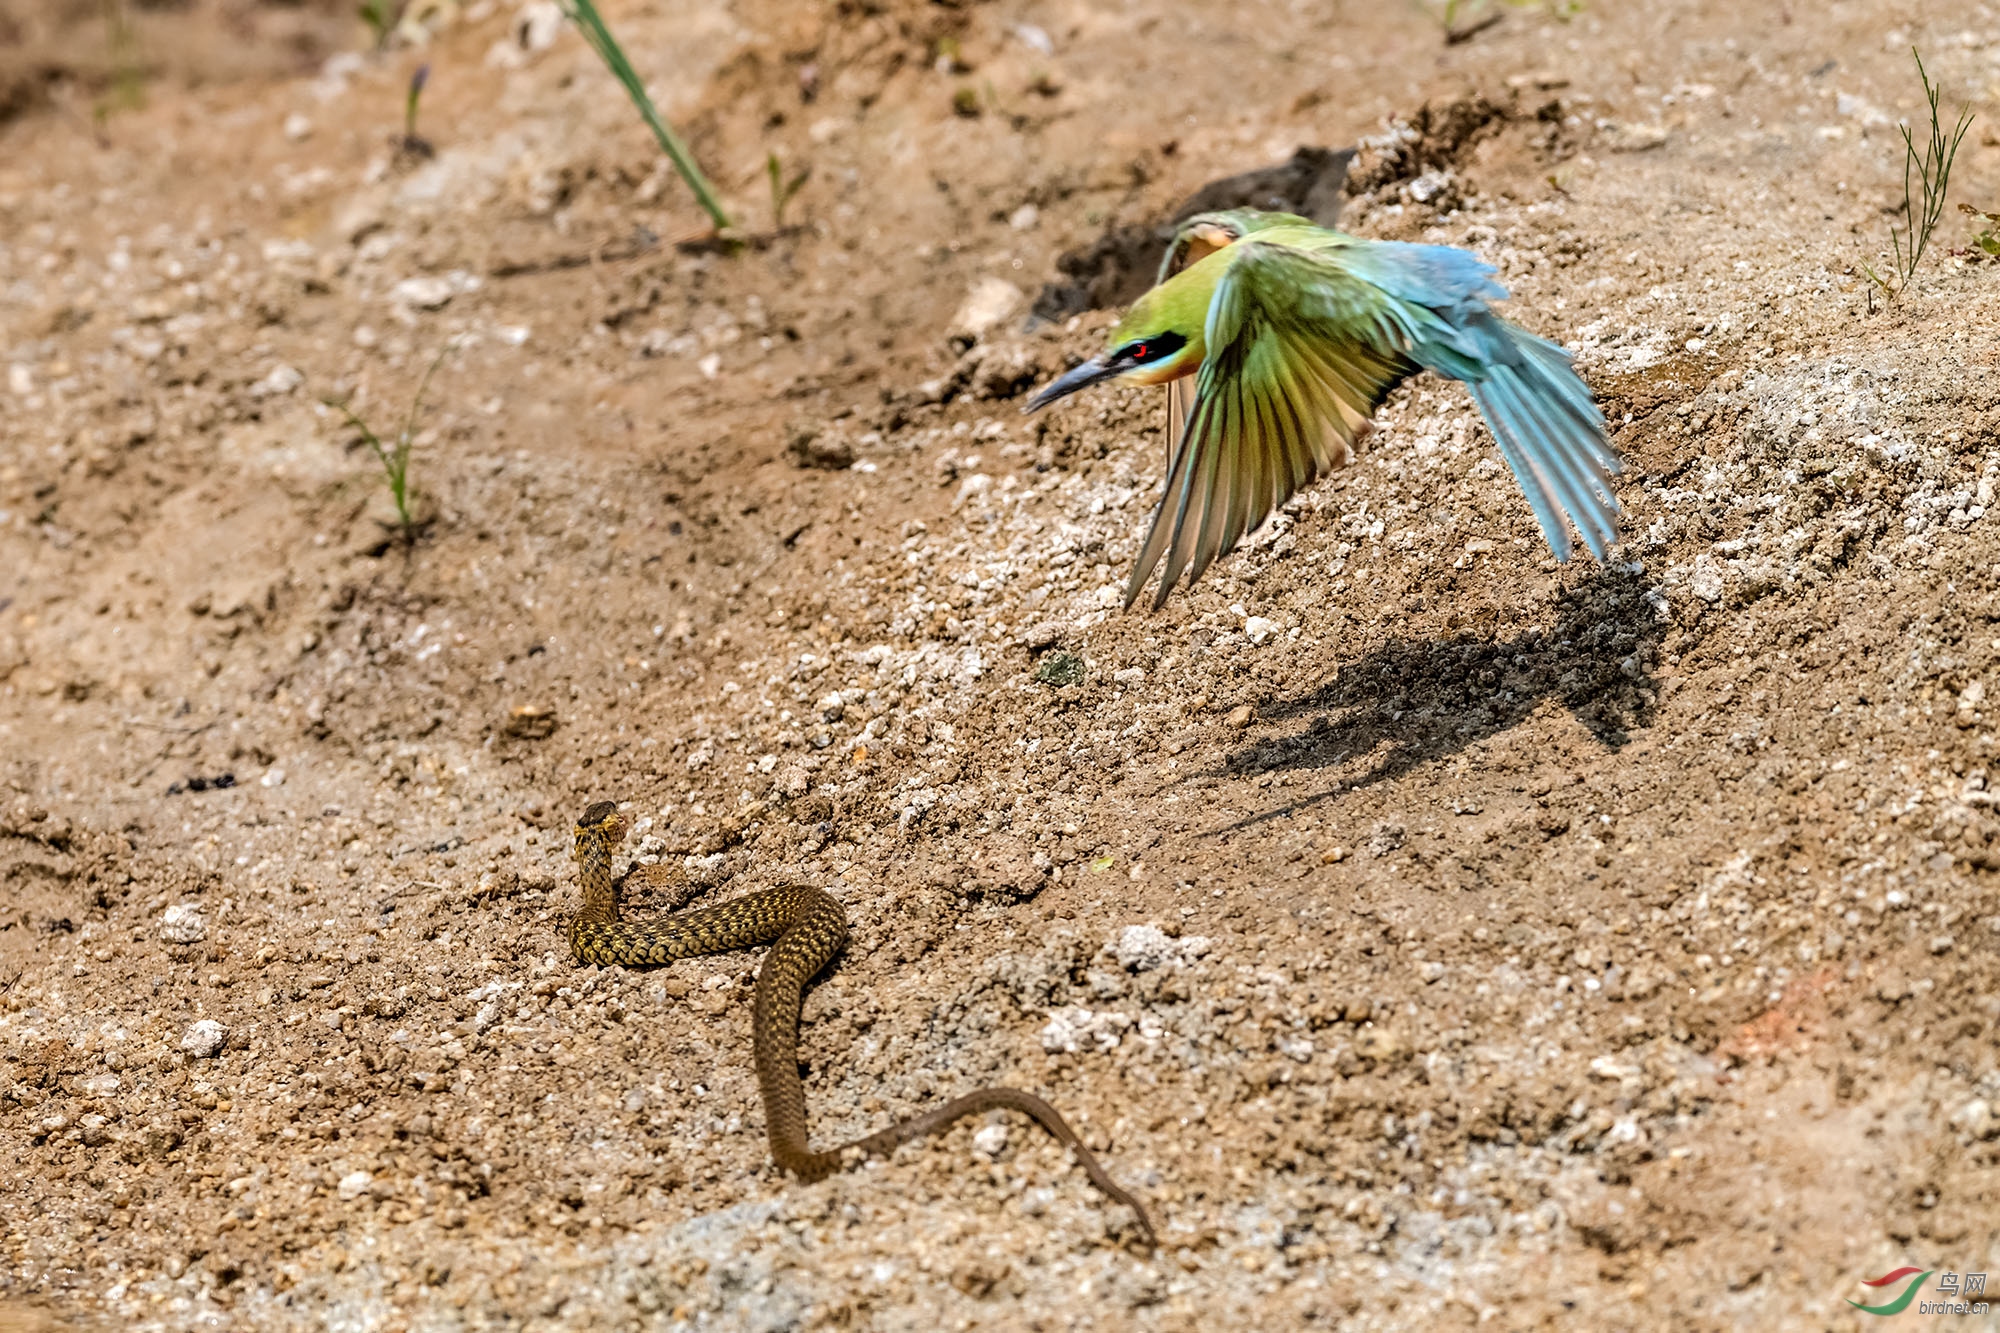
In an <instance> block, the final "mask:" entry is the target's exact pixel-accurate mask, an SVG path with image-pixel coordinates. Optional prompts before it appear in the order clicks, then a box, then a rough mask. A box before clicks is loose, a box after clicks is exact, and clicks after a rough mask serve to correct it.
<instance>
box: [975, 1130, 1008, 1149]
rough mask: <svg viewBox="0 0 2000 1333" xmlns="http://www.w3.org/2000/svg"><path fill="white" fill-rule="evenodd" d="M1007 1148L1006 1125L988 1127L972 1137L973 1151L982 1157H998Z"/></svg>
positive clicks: (976, 1132)
mask: <svg viewBox="0 0 2000 1333" xmlns="http://www.w3.org/2000/svg"><path fill="white" fill-rule="evenodd" d="M1006 1146H1007V1127H1006V1126H1005V1125H986V1126H984V1127H982V1128H980V1129H978V1130H976V1131H975V1132H974V1133H973V1135H972V1151H974V1152H976V1153H978V1154H979V1155H980V1156H981V1157H998V1156H999V1155H1000V1153H1001V1151H1002V1150H1003V1149H1005V1148H1006Z"/></svg>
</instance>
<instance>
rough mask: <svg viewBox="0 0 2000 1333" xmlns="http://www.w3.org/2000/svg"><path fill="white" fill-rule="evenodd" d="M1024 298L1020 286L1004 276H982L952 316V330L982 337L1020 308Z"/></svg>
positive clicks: (1025, 298)
mask: <svg viewBox="0 0 2000 1333" xmlns="http://www.w3.org/2000/svg"><path fill="white" fill-rule="evenodd" d="M1025 300H1027V297H1026V295H1025V294H1024V293H1023V292H1022V291H1021V289H1020V288H1019V287H1016V286H1015V285H1014V284H1013V283H1011V282H1009V281H1007V280H1006V279H1005V278H995V277H990V276H989V277H984V278H981V279H980V280H979V281H978V282H977V283H975V284H974V285H973V288H972V290H971V292H969V293H968V294H967V295H966V298H965V304H963V305H961V306H960V307H959V308H958V313H957V314H956V315H954V316H952V321H951V330H952V332H953V333H961V334H969V335H971V336H972V337H973V338H980V337H983V336H984V335H985V333H986V332H987V330H989V329H991V328H993V327H994V326H995V325H996V324H999V323H1000V322H1002V321H1003V320H1005V319H1006V318H1008V316H1010V315H1012V314H1013V313H1014V312H1015V311H1017V310H1019V309H1020V308H1021V304H1022V302H1024V301H1025Z"/></svg>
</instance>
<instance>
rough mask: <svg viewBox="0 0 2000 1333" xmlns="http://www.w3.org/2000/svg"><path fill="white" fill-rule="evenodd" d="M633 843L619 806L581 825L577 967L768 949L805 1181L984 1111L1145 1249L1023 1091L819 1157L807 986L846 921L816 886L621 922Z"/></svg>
mask: <svg viewBox="0 0 2000 1333" xmlns="http://www.w3.org/2000/svg"><path fill="white" fill-rule="evenodd" d="M624 835H625V823H624V820H623V819H621V818H620V817H619V814H618V807H617V806H616V805H615V804H613V803H612V802H610V801H599V802H597V803H596V804H594V805H592V806H591V807H590V808H589V809H588V810H585V811H584V812H583V818H582V819H580V820H578V821H577V825H576V842H575V847H574V851H575V856H576V861H577V867H578V879H579V880H580V881H581V883H582V887H583V910H582V911H580V912H578V913H577V915H576V917H575V918H574V919H573V920H572V921H571V922H570V924H569V944H570V949H571V951H572V952H574V953H575V954H576V957H577V961H579V962H584V963H596V964H598V965H600V966H607V967H608V966H612V965H614V964H615V965H619V966H624V967H643V966H657V965H659V964H662V963H671V962H673V961H674V960H676V959H679V958H694V957H700V956H703V955H707V954H717V953H726V952H728V951H729V950H731V949H741V948H745V947H748V946H750V945H755V944H763V943H766V942H768V941H776V942H775V943H774V944H772V947H771V951H770V952H769V953H768V954H766V955H765V956H764V964H763V966H762V968H760V969H759V971H758V973H757V994H756V999H755V1001H754V1002H753V1005H752V1009H751V1024H750V1026H751V1033H752V1051H753V1057H754V1059H755V1061H756V1066H757V1084H758V1087H759V1089H760V1090H761V1091H762V1093H763V1096H764V1114H765V1121H766V1130H767V1131H768V1133H769V1136H770V1140H771V1157H772V1160H774V1161H775V1162H777V1164H778V1166H779V1167H781V1168H782V1169H784V1170H786V1171H790V1172H791V1173H793V1174H794V1175H796V1176H798V1177H799V1178H800V1179H801V1180H807V1181H813V1180H820V1179H822V1178H824V1177H826V1176H829V1175H831V1174H833V1173H834V1172H835V1171H839V1170H841V1169H843V1168H845V1167H846V1166H849V1165H851V1164H852V1163H853V1162H855V1161H858V1160H860V1159H861V1158H864V1157H873V1156H881V1155H883V1154H886V1153H889V1152H892V1151H894V1150H895V1149H896V1148H897V1147H898V1146H900V1145H902V1144H905V1143H908V1142H910V1141H911V1140H913V1139H919V1138H923V1137H924V1136H926V1135H929V1134H935V1133H937V1132H938V1131H940V1130H942V1129H944V1128H945V1127H946V1126H948V1125H950V1124H951V1123H952V1122H954V1121H957V1120H961V1119H963V1118H965V1117H966V1116H969V1115H975V1114H977V1113H979V1112H981V1111H987V1110H995V1109H1004V1110H1013V1111H1019V1112H1021V1113H1022V1114H1024V1115H1026V1116H1028V1117H1029V1118H1031V1119H1033V1120H1034V1121H1035V1122H1036V1123H1038V1124H1039V1125H1041V1126H1042V1128H1044V1129H1046V1130H1047V1131H1048V1132H1049V1133H1050V1134H1051V1135H1053V1136H1054V1137H1055V1139H1056V1140H1057V1142H1059V1143H1061V1144H1062V1145H1063V1146H1064V1147H1066V1148H1068V1149H1069V1150H1070V1151H1071V1152H1073V1153H1075V1154H1076V1158H1077V1162H1078V1163H1079V1164H1080V1165H1081V1166H1082V1167H1083V1169H1084V1171H1085V1173H1086V1174H1088V1175H1089V1177H1090V1179H1091V1183H1092V1184H1094V1185H1096V1186H1097V1188H1098V1189H1100V1190H1102V1191H1104V1193H1105V1194H1107V1195H1109V1196H1110V1197H1111V1198H1113V1199H1115V1200H1117V1201H1118V1202H1119V1203H1122V1204H1124V1205H1125V1206H1126V1207H1128V1208H1130V1209H1131V1210H1132V1211H1133V1213H1135V1214H1136V1215H1137V1216H1138V1219H1139V1226H1140V1229H1141V1230H1143V1231H1144V1232H1145V1238H1146V1243H1147V1244H1148V1245H1149V1246H1150V1245H1152V1244H1154V1243H1155V1237H1154V1234H1153V1224H1152V1221H1151V1219H1149V1218H1148V1217H1147V1216H1146V1210H1145V1209H1144V1208H1143V1207H1141V1206H1140V1204H1139V1201H1138V1200H1137V1199H1135V1198H1133V1197H1132V1196H1131V1195H1130V1194H1128V1193H1126V1192H1125V1191H1124V1190H1123V1189H1121V1188H1119V1186H1118V1185H1117V1183H1116V1182H1114V1181H1113V1180H1112V1179H1111V1177H1110V1175H1109V1174H1107V1173H1106V1172H1105V1170H1104V1168H1103V1167H1102V1166H1101V1165H1099V1164H1098V1161H1097V1158H1096V1157H1095V1156H1093V1155H1092V1154H1091V1152H1090V1150H1089V1149H1088V1148H1086V1147H1084V1146H1083V1144H1082V1142H1081V1141H1079V1140H1078V1138H1077V1136H1076V1132H1075V1131H1074V1130H1072V1129H1071V1128H1070V1127H1069V1122H1067V1121H1066V1120H1064V1119H1063V1118H1062V1115H1061V1113H1059V1112H1058V1111H1057V1110H1056V1109H1055V1108H1054V1107H1053V1106H1050V1105H1049V1104H1048V1103H1047V1102H1045V1101H1043V1100H1042V1099H1041V1098H1039V1097H1036V1096H1034V1095H1032V1094H1030V1093H1026V1092H1021V1091H1018V1090H1016V1089H1014V1088H981V1089H980V1090H979V1091H977V1092H972V1093H968V1094H966V1095H965V1096H963V1097H958V1098H955V1099H953V1100H952V1101H949V1102H946V1103H945V1104H944V1105H942V1106H939V1107H937V1108H935V1109H934V1110H930V1111H927V1112H925V1113H924V1114H922V1115H919V1116H912V1117H911V1118H909V1119H908V1120H903V1121H899V1122H898V1123H896V1124H894V1125H891V1126H890V1127H889V1128H887V1129H884V1130H880V1131H878V1132H877V1133H874V1134H870V1135H868V1136H866V1137H865V1138H859V1139H856V1140H854V1141H853V1142H851V1143H845V1144H842V1145H841V1146H839V1147H837V1148H835V1149H833V1150H832V1151H830V1152H814V1151H813V1150H812V1147H811V1144H810V1142H809V1141H808V1139H807V1137H806V1091H805V1085H804V1084H803V1083H802V1082H801V1081H800V1080H799V1061H798V1049H799V1047H798V1035H799V1008H800V1004H801V1002H802V998H803V993H804V988H805V984H806V982H807V981H809V980H811V979H812V978H813V977H814V976H815V975H816V974H817V973H818V972H819V970H820V969H821V968H823V967H825V966H826V965H827V963H829V962H830V961H832V959H833V956H834V955H835V954H837V953H839V952H840V950H841V947H842V946H843V945H845V944H846V943H847V913H846V912H845V911H844V910H843V909H842V908H841V905H840V904H839V903H838V902H837V901H835V900H834V899H833V898H832V897H831V896H829V895H828V894H826V893H825V892H823V891H821V890H820V889H817V888H814V887H812V886H810V885H790V886H787V887H784V888H775V889H760V890H758V891H756V892H754V893H747V894H744V895H743V896H742V897H740V898H732V899H730V900H729V901H728V902H725V903H720V904H717V905H716V906H714V907H704V908H699V909H697V910H695V911H691V912H678V913H675V914H673V915H671V916H666V917H658V918H654V919H651V920H647V921H621V920H619V918H618V881H617V880H616V878H614V876H613V875H612V858H613V855H614V854H615V853H616V851H617V849H618V844H619V843H620V841H622V840H623V838H624Z"/></svg>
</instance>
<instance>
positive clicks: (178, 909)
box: [160, 903, 208, 944]
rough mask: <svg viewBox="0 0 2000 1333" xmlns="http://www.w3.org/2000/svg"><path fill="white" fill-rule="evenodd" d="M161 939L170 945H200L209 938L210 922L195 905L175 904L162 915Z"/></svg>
mask: <svg viewBox="0 0 2000 1333" xmlns="http://www.w3.org/2000/svg"><path fill="white" fill-rule="evenodd" d="M160 938H161V939H163V940H166V941H167V942H168V943H170V944H199V943H200V942H201V941H203V940H205V939H207V938H208V921H207V920H206V918H204V917H203V916H202V914H201V909H200V908H198V907H196V906H195V905H194V904H193V903H175V904H174V905H173V906H172V907H169V908H168V909H167V910H166V911H164V912H162V913H161V914H160Z"/></svg>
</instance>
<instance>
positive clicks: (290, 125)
mask: <svg viewBox="0 0 2000 1333" xmlns="http://www.w3.org/2000/svg"><path fill="white" fill-rule="evenodd" d="M312 132H313V123H312V121H311V120H309V119H307V118H306V116H305V115H304V114H302V113H300V112H297V111H294V112H293V113H292V114H291V115H289V116H286V117H285V137H286V138H287V139H290V140H291V141H292V142H293V143H298V142H299V141H300V140H301V139H307V138H310V137H312Z"/></svg>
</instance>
